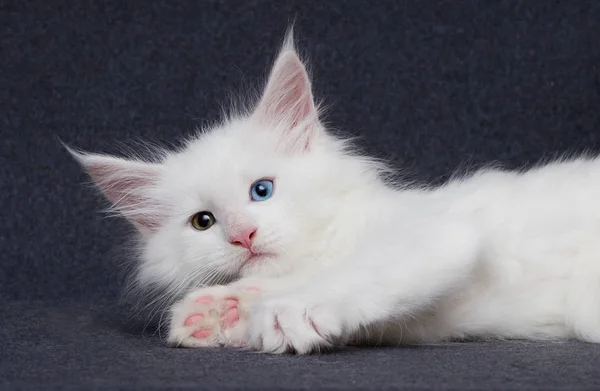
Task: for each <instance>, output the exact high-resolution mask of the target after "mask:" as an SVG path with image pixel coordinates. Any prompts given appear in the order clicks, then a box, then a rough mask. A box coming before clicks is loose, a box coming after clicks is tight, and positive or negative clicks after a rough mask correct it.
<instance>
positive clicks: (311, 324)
mask: <svg viewBox="0 0 600 391" xmlns="http://www.w3.org/2000/svg"><path fill="white" fill-rule="evenodd" d="M254 310H255V312H254V313H253V315H252V319H251V324H250V329H249V333H248V346H249V347H250V348H252V349H255V350H260V351H263V352H268V353H286V352H293V353H297V354H306V353H311V352H315V351H320V350H322V349H327V348H331V347H333V346H334V345H336V344H341V342H342V339H341V338H342V335H343V328H342V316H341V314H339V313H337V312H338V311H335V310H334V309H333V308H331V306H329V305H327V304H326V303H318V302H316V303H311V301H310V300H304V299H302V298H300V297H294V296H289V297H286V296H284V297H282V298H276V299H267V300H264V301H261V302H259V303H257V305H256V307H254Z"/></svg>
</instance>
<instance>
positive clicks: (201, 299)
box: [196, 296, 214, 304]
mask: <svg viewBox="0 0 600 391" xmlns="http://www.w3.org/2000/svg"><path fill="white" fill-rule="evenodd" d="M213 300H214V299H213V298H212V297H211V296H200V297H199V298H197V299H196V303H200V304H208V303H212V302H213Z"/></svg>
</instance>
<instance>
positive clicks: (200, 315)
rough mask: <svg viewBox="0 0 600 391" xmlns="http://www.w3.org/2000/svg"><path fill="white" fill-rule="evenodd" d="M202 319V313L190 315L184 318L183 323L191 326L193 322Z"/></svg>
mask: <svg viewBox="0 0 600 391" xmlns="http://www.w3.org/2000/svg"><path fill="white" fill-rule="evenodd" d="M202 319H204V315H202V314H197V315H192V316H190V317H189V318H187V319H186V320H185V323H184V324H185V325H186V326H191V325H193V324H196V323H198V322H200V321H201V320H202Z"/></svg>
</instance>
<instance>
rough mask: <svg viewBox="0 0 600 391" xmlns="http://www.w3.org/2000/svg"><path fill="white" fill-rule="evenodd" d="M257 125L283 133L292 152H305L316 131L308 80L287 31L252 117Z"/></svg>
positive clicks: (317, 127) (316, 122)
mask: <svg viewBox="0 0 600 391" xmlns="http://www.w3.org/2000/svg"><path fill="white" fill-rule="evenodd" d="M253 117H254V118H256V119H257V120H258V121H259V123H261V124H263V125H265V126H270V127H274V128H277V129H283V131H284V136H285V137H284V139H286V141H287V142H288V146H289V147H291V148H293V149H306V148H307V147H309V146H310V142H311V140H312V139H313V138H314V137H315V135H316V133H317V132H318V130H319V129H320V122H319V116H318V110H317V108H316V105H315V102H314V99H313V94H312V87H311V82H310V78H309V76H308V73H307V72H306V68H305V66H304V64H303V63H302V61H301V60H300V58H299V57H298V54H297V53H296V50H295V49H294V35H293V31H292V29H291V28H290V29H289V30H288V32H287V34H286V37H285V40H284V43H283V45H282V48H281V50H280V52H279V55H278V56H277V60H276V61H275V64H274V65H273V69H272V70H271V74H270V75H269V80H268V82H267V86H266V88H265V91H264V93H263V96H262V98H261V100H260V102H259V104H258V107H257V109H256V111H255V112H254V114H253Z"/></svg>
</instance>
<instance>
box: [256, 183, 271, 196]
mask: <svg viewBox="0 0 600 391" xmlns="http://www.w3.org/2000/svg"><path fill="white" fill-rule="evenodd" d="M267 193H268V190H267V187H266V186H265V185H261V184H259V185H257V186H256V194H258V195H259V196H260V197H266V196H267Z"/></svg>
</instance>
